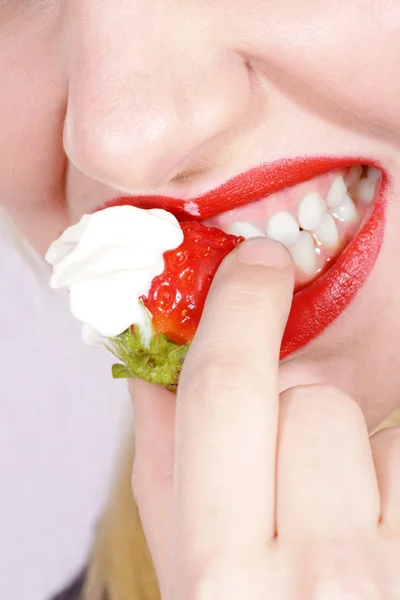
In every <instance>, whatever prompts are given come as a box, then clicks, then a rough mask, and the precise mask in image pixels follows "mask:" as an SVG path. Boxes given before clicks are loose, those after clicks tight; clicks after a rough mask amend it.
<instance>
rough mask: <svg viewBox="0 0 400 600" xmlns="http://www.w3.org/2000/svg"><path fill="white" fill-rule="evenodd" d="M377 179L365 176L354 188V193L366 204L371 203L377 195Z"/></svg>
mask: <svg viewBox="0 0 400 600" xmlns="http://www.w3.org/2000/svg"><path fill="white" fill-rule="evenodd" d="M375 188H376V181H373V180H371V179H368V178H365V179H360V181H359V182H358V184H357V185H356V187H355V188H353V194H354V196H355V197H356V198H357V199H358V200H362V202H365V203H366V204H370V202H372V200H373V199H374V197H375Z"/></svg>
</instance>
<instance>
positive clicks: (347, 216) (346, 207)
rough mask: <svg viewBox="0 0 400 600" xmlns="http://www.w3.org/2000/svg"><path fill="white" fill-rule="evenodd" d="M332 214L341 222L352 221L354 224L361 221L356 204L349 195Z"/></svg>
mask: <svg viewBox="0 0 400 600" xmlns="http://www.w3.org/2000/svg"><path fill="white" fill-rule="evenodd" d="M332 214H333V215H334V216H335V217H337V218H338V219H340V221H350V222H352V223H354V222H357V221H358V219H359V217H358V212H357V209H356V207H355V204H354V202H353V200H352V199H351V198H350V196H349V195H348V194H347V196H346V197H345V198H344V200H343V201H342V203H341V205H340V206H338V207H337V208H335V209H333V210H332Z"/></svg>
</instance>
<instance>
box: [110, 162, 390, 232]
mask: <svg viewBox="0 0 400 600" xmlns="http://www.w3.org/2000/svg"><path fill="white" fill-rule="evenodd" d="M357 163H358V164H359V163H362V164H372V161H370V160H369V161H368V160H363V159H361V158H358V159H355V158H354V157H353V158H350V157H324V156H317V157H299V158H289V159H285V160H280V161H275V162H271V163H267V164H264V165H261V166H259V167H255V168H253V169H250V170H248V171H246V172H244V173H241V174H240V175H237V176H236V177H233V178H232V179H230V180H228V181H227V182H225V183H224V184H222V185H221V186H219V187H217V188H215V189H212V190H210V191H208V192H206V193H205V194H203V195H201V196H199V197H197V198H196V197H195V198H170V197H168V196H161V195H143V196H140V195H139V196H121V197H119V198H115V199H113V200H111V201H109V202H107V203H106V204H105V205H104V206H102V207H101V208H102V209H103V208H108V207H110V206H115V205H118V204H132V205H134V206H136V207H138V208H146V209H149V208H162V209H164V210H167V211H168V212H170V213H172V214H173V215H175V217H177V218H178V219H179V220H180V221H188V220H206V219H210V218H212V217H214V216H216V215H218V214H220V213H222V212H226V211H229V210H233V209H234V208H237V207H239V206H242V205H244V204H248V203H250V202H255V201H257V200H261V199H262V198H265V197H266V196H268V195H270V194H272V193H274V192H277V191H279V190H282V189H284V188H286V187H292V186H294V185H297V184H299V183H303V182H304V181H309V180H311V179H313V178H315V177H317V176H319V175H323V174H324V173H328V172H330V171H333V170H335V169H341V168H344V167H349V166H351V165H352V164H357ZM377 166H378V168H379V165H377ZM189 202H190V203H191V204H192V203H195V206H196V207H197V208H198V214H196V215H193V214H191V213H190V212H188V211H187V210H185V205H187V204H188V203H189ZM192 206H193V204H192Z"/></svg>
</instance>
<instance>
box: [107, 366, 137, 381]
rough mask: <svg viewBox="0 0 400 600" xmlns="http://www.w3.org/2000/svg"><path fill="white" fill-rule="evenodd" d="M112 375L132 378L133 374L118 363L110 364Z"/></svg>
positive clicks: (119, 377)
mask: <svg viewBox="0 0 400 600" xmlns="http://www.w3.org/2000/svg"><path fill="white" fill-rule="evenodd" d="M112 376H113V378H114V379H132V378H133V377H134V374H133V372H132V371H131V370H130V369H128V367H126V366H125V365H121V364H119V363H118V364H115V365H113V366H112Z"/></svg>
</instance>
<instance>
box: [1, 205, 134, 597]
mask: <svg viewBox="0 0 400 600" xmlns="http://www.w3.org/2000/svg"><path fill="white" fill-rule="evenodd" d="M48 278H49V270H48V268H47V265H44V264H43V263H42V261H41V260H40V259H39V258H38V257H36V255H35V254H34V253H33V252H32V251H31V250H30V248H29V247H28V246H27V244H26V243H25V242H24V240H22V239H21V238H20V236H19V234H18V233H17V232H16V230H15V229H14V228H13V227H12V226H11V224H10V223H9V222H8V221H7V219H6V218H5V216H4V215H3V214H2V212H1V210H0V598H1V599H2V600H48V598H49V597H50V596H51V595H52V594H54V593H56V592H58V591H60V589H61V588H62V587H63V585H64V584H66V583H68V582H69V580H70V579H71V578H72V577H73V576H74V575H75V574H77V573H78V571H79V570H80V569H81V568H82V567H83V566H84V563H85V561H86V557H87V553H88V550H89V548H90V543H91V540H92V536H93V532H94V528H95V526H96V521H97V519H98V517H99V515H100V513H101V507H102V505H103V503H104V501H105V498H106V496H107V492H108V489H109V486H110V482H111V478H112V472H113V467H114V464H115V461H114V459H115V455H116V452H117V451H118V450H119V448H120V445H121V444H120V441H121V439H122V434H123V433H126V428H127V422H128V423H129V422H130V418H129V415H130V412H131V407H130V404H129V400H128V395H127V392H126V387H125V385H126V384H125V382H123V381H119V382H115V381H113V380H112V378H111V375H110V365H111V363H112V356H111V355H110V356H109V355H108V353H107V352H106V351H105V350H104V351H103V350H101V349H91V348H86V347H85V346H84V345H83V343H82V342H81V339H80V325H79V323H77V322H76V321H75V320H74V319H73V318H72V316H71V315H70V314H69V311H68V298H67V296H66V295H63V294H62V293H56V292H54V291H53V290H50V288H49V287H48V284H47V281H48Z"/></svg>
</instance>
